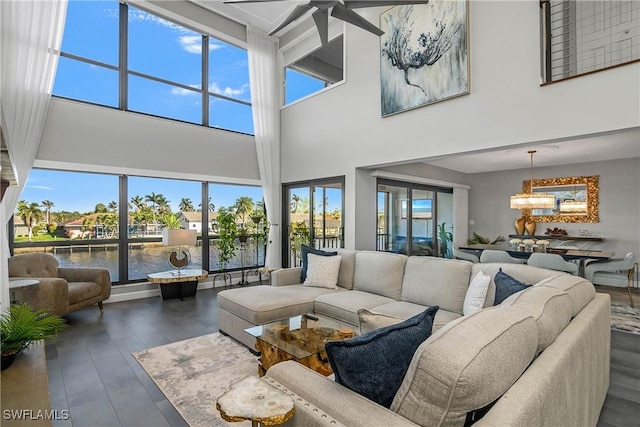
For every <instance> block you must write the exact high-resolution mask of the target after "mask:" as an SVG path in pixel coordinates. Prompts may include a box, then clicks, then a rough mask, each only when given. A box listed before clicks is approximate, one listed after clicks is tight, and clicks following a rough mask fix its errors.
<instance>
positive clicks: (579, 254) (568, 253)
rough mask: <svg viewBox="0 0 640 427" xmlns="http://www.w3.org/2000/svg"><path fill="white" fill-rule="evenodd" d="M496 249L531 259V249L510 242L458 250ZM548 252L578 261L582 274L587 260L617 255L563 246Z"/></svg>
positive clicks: (568, 259)
mask: <svg viewBox="0 0 640 427" xmlns="http://www.w3.org/2000/svg"><path fill="white" fill-rule="evenodd" d="M485 249H487V250H494V251H505V252H507V253H508V254H509V255H511V256H512V257H514V258H520V259H529V257H530V256H531V254H532V253H534V252H529V251H521V250H518V249H517V248H515V247H513V246H512V245H510V244H508V243H495V244H481V243H476V244H472V245H466V246H460V247H458V250H462V251H469V252H473V253H474V254H475V255H478V257H479V256H480V255H481V254H482V251H484V250H485ZM545 252H546V253H551V254H558V255H560V256H561V257H562V258H564V259H565V260H566V261H577V262H578V264H579V267H580V273H581V274H580V275H581V276H582V275H583V274H582V272H583V271H584V266H585V264H586V262H587V261H590V262H598V261H606V260H609V259H611V258H613V256H614V255H615V252H607V251H594V250H582V249H562V248H547V250H546V251H545Z"/></svg>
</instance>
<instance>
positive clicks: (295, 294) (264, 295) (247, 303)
mask: <svg viewBox="0 0 640 427" xmlns="http://www.w3.org/2000/svg"><path fill="white" fill-rule="evenodd" d="M343 291H345V289H343V288H339V289H327V288H316V287H310V286H303V285H289V286H268V285H260V286H251V287H247V288H239V289H228V290H225V291H222V292H220V293H219V294H218V310H219V311H218V328H219V329H220V332H222V333H225V334H227V335H230V336H232V337H234V338H237V339H239V341H240V342H241V343H242V344H244V345H246V346H247V347H249V348H250V349H252V350H253V349H254V344H255V338H254V337H252V336H251V335H249V334H247V333H245V332H244V330H245V329H247V328H251V327H253V326H257V325H264V324H266V323H270V322H275V321H278V320H284V319H288V318H290V317H294V316H299V315H301V314H304V313H312V312H313V300H314V299H315V298H316V297H318V296H320V295H323V294H328V293H335V292H343Z"/></svg>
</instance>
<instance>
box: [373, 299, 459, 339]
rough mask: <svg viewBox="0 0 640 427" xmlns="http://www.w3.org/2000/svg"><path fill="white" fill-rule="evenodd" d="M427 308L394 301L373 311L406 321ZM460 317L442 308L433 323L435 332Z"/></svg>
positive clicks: (374, 308)
mask: <svg viewBox="0 0 640 427" xmlns="http://www.w3.org/2000/svg"><path fill="white" fill-rule="evenodd" d="M426 308H427V307H425V306H424V305H420V304H414V303H412V302H407V301H393V302H390V303H387V304H382V305H378V306H376V307H373V308H372V309H371V310H372V311H374V312H375V313H380V314H382V315H384V316H393V317H397V318H402V319H403V320H405V319H408V318H410V317H413V316H415V315H416V314H419V313H422V312H423V311H425V310H426ZM459 317H462V315H461V314H458V313H454V312H453V311H448V310H443V309H442V308H441V309H439V310H438V312H437V313H436V317H435V319H434V321H433V331H434V332H435V331H437V330H438V329H440V328H441V327H443V326H444V325H446V324H447V323H449V322H451V321H452V320H455V319H457V318H459Z"/></svg>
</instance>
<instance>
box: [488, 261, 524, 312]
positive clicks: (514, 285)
mask: <svg viewBox="0 0 640 427" xmlns="http://www.w3.org/2000/svg"><path fill="white" fill-rule="evenodd" d="M493 281H494V282H495V284H496V299H495V301H494V302H493V305H498V304H500V303H502V301H504V300H506V299H507V298H509V297H510V296H511V295H513V294H515V293H516V292H520V291H523V290H525V289H527V288H528V287H529V286H531V285H527V284H526V283H524V282H521V281H519V280H518V279H515V278H513V277H511V276H509V275H508V274H507V273H505V272H503V271H502V268H501V269H500V270H499V271H498V272H497V273H496V276H495V277H494V278H493Z"/></svg>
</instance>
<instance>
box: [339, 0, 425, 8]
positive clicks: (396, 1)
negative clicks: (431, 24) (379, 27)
mask: <svg viewBox="0 0 640 427" xmlns="http://www.w3.org/2000/svg"><path fill="white" fill-rule="evenodd" d="M427 3H429V0H344V5H345V6H346V7H347V9H357V8H363V7H378V6H398V5H405V4H427Z"/></svg>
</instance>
